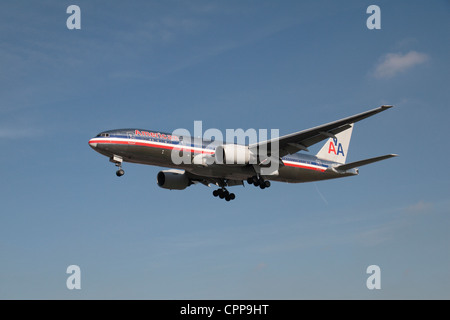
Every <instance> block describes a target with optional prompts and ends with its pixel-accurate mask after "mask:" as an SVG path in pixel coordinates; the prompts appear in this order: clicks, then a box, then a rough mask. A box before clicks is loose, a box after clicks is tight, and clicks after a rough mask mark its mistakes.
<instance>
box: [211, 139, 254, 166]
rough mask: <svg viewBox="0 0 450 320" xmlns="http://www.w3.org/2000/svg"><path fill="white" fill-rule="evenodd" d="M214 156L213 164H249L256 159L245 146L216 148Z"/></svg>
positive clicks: (232, 145)
mask: <svg viewBox="0 0 450 320" xmlns="http://www.w3.org/2000/svg"><path fill="white" fill-rule="evenodd" d="M214 156H215V162H216V163H218V164H249V163H250V162H252V163H253V162H255V159H256V156H255V155H254V154H253V152H251V151H250V150H249V149H248V147H247V146H242V145H236V144H225V145H222V146H218V147H217V148H216V152H215V154H214ZM255 163H256V162H255Z"/></svg>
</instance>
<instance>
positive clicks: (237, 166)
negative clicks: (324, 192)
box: [89, 105, 397, 201]
mask: <svg viewBox="0 0 450 320" xmlns="http://www.w3.org/2000/svg"><path fill="white" fill-rule="evenodd" d="M390 108H392V106H388V105H383V106H381V107H378V108H375V109H372V110H369V111H365V112H362V113H359V114H356V115H353V116H350V117H347V118H343V119H340V120H337V121H333V122H330V123H326V124H323V125H320V126H316V127H313V128H310V129H307V130H303V131H299V132H294V133H291V134H288V135H284V136H281V137H276V138H272V139H268V140H265V141H261V142H256V143H252V144H250V143H248V144H236V143H225V142H222V141H211V140H198V139H195V138H191V137H190V136H183V135H176V134H170V133H165V132H160V131H152V130H144V129H136V128H132V129H116V130H108V131H103V132H101V133H99V134H98V135H96V136H95V137H93V138H92V139H90V140H89V146H90V147H91V148H93V149H94V150H95V151H97V152H99V153H100V154H102V155H104V156H106V157H108V158H109V160H110V162H112V163H114V164H115V165H116V166H117V168H118V170H117V171H116V175H117V176H118V177H120V176H123V175H124V173H125V172H124V170H123V169H122V163H123V162H130V163H138V164H146V165H153V166H160V167H166V168H171V169H169V170H162V171H160V172H158V174H157V176H156V182H157V185H158V186H159V187H161V188H165V189H170V190H183V189H185V188H187V187H188V186H191V185H193V184H198V183H201V184H204V185H206V186H211V185H215V186H217V187H218V189H215V190H214V191H213V196H214V197H219V198H221V199H225V200H226V201H230V200H233V199H235V197H236V196H235V194H234V193H230V192H229V191H228V189H227V187H231V186H236V185H244V181H247V183H248V184H250V185H254V186H256V187H260V188H261V189H265V188H268V187H270V185H271V183H270V181H279V182H287V183H300V182H311V181H319V180H326V179H335V178H342V177H348V176H355V175H358V174H359V169H358V168H359V167H361V166H364V165H367V164H370V163H373V162H377V161H381V160H385V159H389V158H392V157H396V156H397V154H387V155H383V156H378V157H374V158H369V159H365V160H360V161H356V162H351V163H346V158H347V153H348V148H349V144H350V138H351V135H352V131H353V125H354V123H356V122H358V121H360V120H363V119H365V118H368V117H370V116H373V115H375V114H377V113H379V112H382V111H385V110H387V109H390ZM323 140H327V141H326V142H325V144H324V145H323V147H322V148H321V149H320V150H319V152H318V153H317V154H316V155H310V154H305V153H302V151H306V152H308V151H309V150H308V148H309V147H310V146H312V145H314V144H317V143H319V142H321V141H323ZM174 152H175V154H176V155H179V154H183V156H185V158H184V159H185V160H186V159H187V160H191V161H182V162H181V163H180V162H176V163H175V162H174V160H173V159H174V158H173V155H174Z"/></svg>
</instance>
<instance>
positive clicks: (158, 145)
mask: <svg viewBox="0 0 450 320" xmlns="http://www.w3.org/2000/svg"><path fill="white" fill-rule="evenodd" d="M89 143H102V144H125V145H132V146H143V147H153V148H160V149H169V150H173V149H175V150H188V151H190V152H192V153H209V154H213V153H214V151H211V150H202V151H199V150H194V149H193V148H189V147H184V146H181V147H179V146H171V145H164V146H162V145H160V144H154V143H151V142H145V143H144V142H135V141H111V140H90V141H89Z"/></svg>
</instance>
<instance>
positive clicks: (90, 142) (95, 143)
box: [89, 138, 97, 149]
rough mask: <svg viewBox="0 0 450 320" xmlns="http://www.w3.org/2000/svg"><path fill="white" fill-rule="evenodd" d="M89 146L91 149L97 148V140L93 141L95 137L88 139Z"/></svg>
mask: <svg viewBox="0 0 450 320" xmlns="http://www.w3.org/2000/svg"><path fill="white" fill-rule="evenodd" d="M89 146H90V147H91V148H92V149H95V148H97V142H95V139H94V138H92V139H91V140H89Z"/></svg>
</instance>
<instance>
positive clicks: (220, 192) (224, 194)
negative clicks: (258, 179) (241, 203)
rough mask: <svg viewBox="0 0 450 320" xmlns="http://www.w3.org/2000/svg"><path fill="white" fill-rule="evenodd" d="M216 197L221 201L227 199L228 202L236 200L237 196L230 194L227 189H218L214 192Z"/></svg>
mask: <svg viewBox="0 0 450 320" xmlns="http://www.w3.org/2000/svg"><path fill="white" fill-rule="evenodd" d="M213 196H214V197H219V198H220V199H225V200H226V201H230V200H234V199H235V198H236V195H235V194H234V193H230V192H229V191H228V190H227V189H225V188H222V189H217V190H214V191H213Z"/></svg>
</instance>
